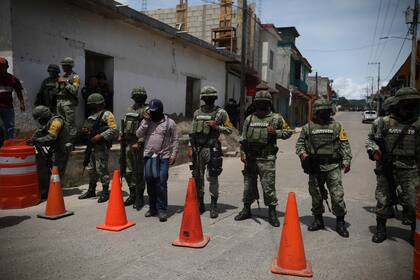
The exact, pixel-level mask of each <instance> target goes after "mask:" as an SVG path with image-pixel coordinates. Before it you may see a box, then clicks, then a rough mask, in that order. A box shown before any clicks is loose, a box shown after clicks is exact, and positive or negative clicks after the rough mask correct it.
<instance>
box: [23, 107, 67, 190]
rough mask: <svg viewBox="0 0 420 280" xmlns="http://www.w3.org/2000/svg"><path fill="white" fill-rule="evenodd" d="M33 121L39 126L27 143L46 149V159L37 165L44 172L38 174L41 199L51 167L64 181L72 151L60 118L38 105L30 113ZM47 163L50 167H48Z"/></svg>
mask: <svg viewBox="0 0 420 280" xmlns="http://www.w3.org/2000/svg"><path fill="white" fill-rule="evenodd" d="M32 115H33V117H34V119H35V120H36V121H37V122H38V123H39V124H40V125H41V127H40V128H38V129H37V131H36V132H35V133H34V135H33V136H32V138H31V139H30V140H29V141H28V142H29V143H30V144H37V145H39V148H42V147H45V148H47V149H48V151H49V153H48V155H47V156H49V158H48V159H42V161H43V162H42V163H43V164H38V168H39V169H42V170H43V171H44V172H39V173H38V174H40V182H41V197H43V198H46V197H47V195H48V187H49V180H50V175H51V170H49V168H51V166H57V167H58V170H59V172H60V178H61V180H63V179H64V173H65V171H66V166H67V161H68V158H69V155H70V152H71V150H72V144H71V142H70V140H71V139H70V135H69V131H68V128H67V124H66V122H65V121H64V119H63V118H62V117H61V116H56V115H53V114H52V113H51V111H50V109H49V108H48V107H46V106H43V105H40V106H37V107H35V108H34V110H33V111H32ZM48 161H49V164H51V166H48ZM47 169H48V170H47Z"/></svg>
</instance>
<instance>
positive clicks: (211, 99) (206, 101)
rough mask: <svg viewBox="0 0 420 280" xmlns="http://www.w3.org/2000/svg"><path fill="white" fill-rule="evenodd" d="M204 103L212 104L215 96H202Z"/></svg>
mask: <svg viewBox="0 0 420 280" xmlns="http://www.w3.org/2000/svg"><path fill="white" fill-rule="evenodd" d="M203 101H204V104H206V105H207V106H213V105H214V102H216V98H213V97H204V98H203Z"/></svg>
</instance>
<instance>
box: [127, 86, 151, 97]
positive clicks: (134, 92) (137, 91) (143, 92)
mask: <svg viewBox="0 0 420 280" xmlns="http://www.w3.org/2000/svg"><path fill="white" fill-rule="evenodd" d="M136 95H144V96H146V97H147V92H146V89H145V88H144V87H136V88H133V89H132V90H131V98H133V97H134V96H136Z"/></svg>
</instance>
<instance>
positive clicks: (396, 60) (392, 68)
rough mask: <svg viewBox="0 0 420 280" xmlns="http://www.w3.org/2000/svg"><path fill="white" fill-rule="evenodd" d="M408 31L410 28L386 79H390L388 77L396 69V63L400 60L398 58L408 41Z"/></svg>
mask: <svg viewBox="0 0 420 280" xmlns="http://www.w3.org/2000/svg"><path fill="white" fill-rule="evenodd" d="M408 33H410V30H408V31H407V34H405V37H406V38H404V41H403V42H402V44H401V48H400V50H399V51H398V54H397V57H396V58H395V61H394V64H392V67H391V70H390V71H389V73H388V75H387V76H386V79H385V80H388V79H389V77H390V76H391V74H392V71H393V70H394V67H395V65H396V64H397V62H398V59H399V58H400V55H401V51H402V49H403V48H404V44H405V41H407V36H408Z"/></svg>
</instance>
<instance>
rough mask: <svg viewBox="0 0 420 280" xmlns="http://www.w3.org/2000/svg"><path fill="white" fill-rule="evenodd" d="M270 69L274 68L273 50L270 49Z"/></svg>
mask: <svg viewBox="0 0 420 280" xmlns="http://www.w3.org/2000/svg"><path fill="white" fill-rule="evenodd" d="M269 67H270V70H273V68H274V52H273V51H272V50H270V64H269Z"/></svg>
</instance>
